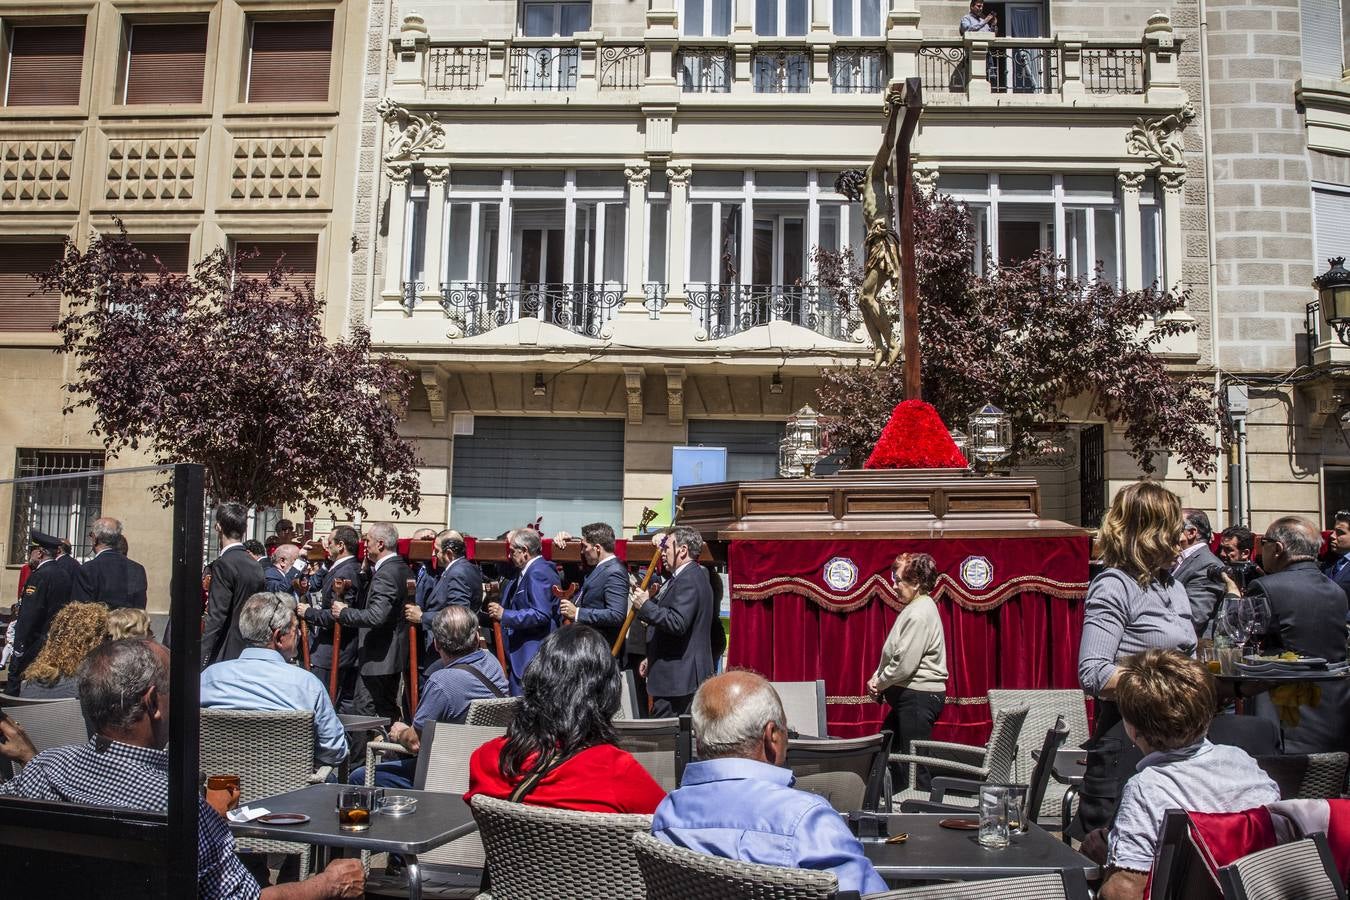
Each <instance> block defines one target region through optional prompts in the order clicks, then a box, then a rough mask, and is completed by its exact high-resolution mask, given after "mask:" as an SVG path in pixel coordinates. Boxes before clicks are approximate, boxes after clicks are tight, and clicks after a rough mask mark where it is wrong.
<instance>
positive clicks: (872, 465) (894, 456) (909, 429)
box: [863, 400, 967, 469]
mask: <svg viewBox="0 0 1350 900" xmlns="http://www.w3.org/2000/svg"><path fill="white" fill-rule="evenodd" d="M966 465H967V463H966V458H965V457H964V456H962V455H961V451H960V450H958V449H957V448H956V442H955V441H953V440H952V436H951V433H950V432H948V431H947V426H945V425H943V424H942V417H941V416H939V415H938V411H937V410H936V409H934V408H933V407H932V405H931V404H929V403H924V402H923V401H922V400H905V401H904V402H902V403H897V404H896V405H895V409H894V410H893V411H892V412H891V419H890V421H889V422H887V423H886V427H885V428H883V429H882V430H881V437H880V438H878V439H877V445H876V446H875V447H873V448H872V454H871V455H870V456H869V457H867V462H866V463H864V464H863V468H864V469H964V468H965V467H966Z"/></svg>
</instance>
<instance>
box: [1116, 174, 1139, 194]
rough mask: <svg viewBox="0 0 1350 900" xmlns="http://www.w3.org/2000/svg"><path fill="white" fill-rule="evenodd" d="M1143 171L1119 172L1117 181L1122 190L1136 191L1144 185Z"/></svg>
mask: <svg viewBox="0 0 1350 900" xmlns="http://www.w3.org/2000/svg"><path fill="white" fill-rule="evenodd" d="M1145 177H1146V176H1145V175H1144V173H1143V172H1117V173H1116V183H1117V184H1119V185H1120V189H1121V190H1122V191H1135V192H1136V193H1137V192H1138V191H1139V189H1140V188H1142V187H1143V186H1144V178H1145Z"/></svg>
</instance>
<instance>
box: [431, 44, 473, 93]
mask: <svg viewBox="0 0 1350 900" xmlns="http://www.w3.org/2000/svg"><path fill="white" fill-rule="evenodd" d="M487 58H488V53H487V48H486V47H432V48H431V49H430V50H429V51H428V52H427V88H428V90H433V91H474V90H477V89H478V88H480V87H482V86H483V83H484V82H485V81H487Z"/></svg>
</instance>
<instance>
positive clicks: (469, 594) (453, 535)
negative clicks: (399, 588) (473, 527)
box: [404, 529, 483, 649]
mask: <svg viewBox="0 0 1350 900" xmlns="http://www.w3.org/2000/svg"><path fill="white" fill-rule="evenodd" d="M467 557H468V550H467V548H466V547H465V543H464V535H462V534H460V533H459V532H458V531H452V530H450V529H446V530H445V531H442V532H441V533H440V534H438V535H436V559H437V561H438V562H439V563H440V569H441V574H440V577H439V578H437V579H436V585H435V587H434V588H432V590H431V592H430V594H428V596H427V597H426V599H425V600H423V601H422V603H421V604H419V605H418V606H409V607H407V609H405V610H404V617H405V618H407V620H408V621H409V622H412V623H413V624H418V623H421V622H422V621H423V620H426V621H430V620H431V619H433V618H434V617H435V616H436V614H437V613H438V612H440V611H441V610H443V609H445V608H446V607H447V606H466V607H468V608H469V610H470V611H471V612H473V613H475V614H477V612H478V610H479V609H481V608H482V606H483V573H482V571H481V570H480V569H479V568H478V566H476V565H475V564H474V563H472V562H470V561H469V560H468V558H467ZM423 631H424V633H425V639H426V642H427V648H428V649H430V647H431V637H432V636H431V632H430V630H429V629H423Z"/></svg>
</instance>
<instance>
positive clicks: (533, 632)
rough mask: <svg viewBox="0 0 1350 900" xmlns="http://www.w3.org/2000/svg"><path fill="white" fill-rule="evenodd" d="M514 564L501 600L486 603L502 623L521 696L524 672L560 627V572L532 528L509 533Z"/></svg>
mask: <svg viewBox="0 0 1350 900" xmlns="http://www.w3.org/2000/svg"><path fill="white" fill-rule="evenodd" d="M508 541H509V547H510V554H511V564H512V565H514V566H515V567H516V569H517V570H518V572H519V574H518V575H517V576H516V578H515V579H514V580H513V581H511V582H508V584H507V585H506V587H505V588H504V589H503V590H502V595H501V602H500V603H489V604H488V605H487V614H488V617H489V618H491V619H494V620H496V621H499V622H501V623H502V637H503V639H504V640H505V642H506V655H507V658H508V659H510V660H511V693H512V694H514V695H516V696H520V693H521V682H520V679H521V675H523V674H524V672H525V667H526V666H528V665H529V664H530V660H532V659H534V655H535V654H536V653H538V652H539V645H540V644H541V643H543V641H544V638H546V637H548V636H549V635H550V634H552V633H553V631H554V630H555V629H557V627H558V601H557V598H555V597H554V596H553V588H555V587H557V586H558V585H559V583H560V581H559V578H558V573H557V571H556V570H554V568H553V566H552V565H550V564H549V563H548V561H547V560H545V559H544V557H543V552H544V544H543V541H542V540H540V538H539V533H538V532H537V531H534V530H533V529H530V528H522V529H520V530H518V531H513V532H511V534H510V535H509V537H508Z"/></svg>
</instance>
